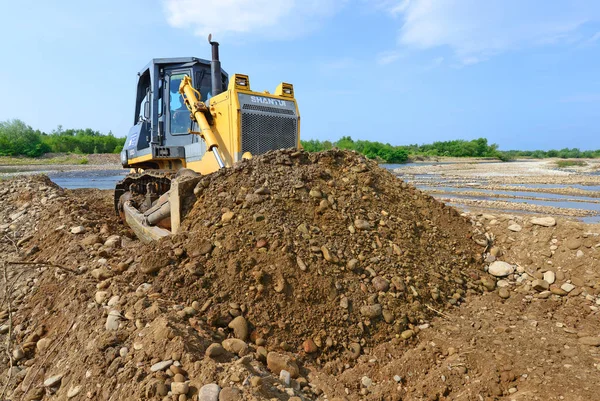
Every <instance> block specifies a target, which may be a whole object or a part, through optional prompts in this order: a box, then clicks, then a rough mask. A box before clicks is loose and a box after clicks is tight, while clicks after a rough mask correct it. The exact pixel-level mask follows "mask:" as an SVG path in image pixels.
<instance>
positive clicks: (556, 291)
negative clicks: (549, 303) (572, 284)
mask: <svg viewBox="0 0 600 401" xmlns="http://www.w3.org/2000/svg"><path fill="white" fill-rule="evenodd" d="M550 292H551V293H553V294H554V295H560V296H561V297H562V296H565V295H567V294H568V293H567V292H566V291H565V290H563V289H562V288H560V287H557V286H556V285H553V286H550Z"/></svg>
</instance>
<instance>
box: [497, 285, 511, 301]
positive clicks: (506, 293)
mask: <svg viewBox="0 0 600 401" xmlns="http://www.w3.org/2000/svg"><path fill="white" fill-rule="evenodd" d="M498 295H499V296H500V298H502V299H507V298H510V291H508V289H507V288H500V289H499V290H498Z"/></svg>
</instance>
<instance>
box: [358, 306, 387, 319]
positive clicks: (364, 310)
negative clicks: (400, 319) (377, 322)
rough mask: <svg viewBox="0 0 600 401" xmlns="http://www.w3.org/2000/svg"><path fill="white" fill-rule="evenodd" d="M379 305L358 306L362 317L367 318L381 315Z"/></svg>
mask: <svg viewBox="0 0 600 401" xmlns="http://www.w3.org/2000/svg"><path fill="white" fill-rule="evenodd" d="M381 312H382V309H381V305H380V304H375V305H364V306H361V307H360V314H361V315H363V316H364V317H368V318H369V319H376V318H378V317H379V316H381Z"/></svg>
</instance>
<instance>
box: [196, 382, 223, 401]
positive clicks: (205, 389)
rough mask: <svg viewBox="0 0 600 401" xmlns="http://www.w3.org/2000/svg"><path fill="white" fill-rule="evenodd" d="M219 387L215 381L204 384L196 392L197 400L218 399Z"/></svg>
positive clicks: (217, 400)
mask: <svg viewBox="0 0 600 401" xmlns="http://www.w3.org/2000/svg"><path fill="white" fill-rule="evenodd" d="M220 392H221V387H219V385H218V384H216V383H210V384H205V385H204V386H202V387H201V388H200V391H199V392H198V401H219V393H220Z"/></svg>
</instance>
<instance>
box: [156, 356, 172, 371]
mask: <svg viewBox="0 0 600 401" xmlns="http://www.w3.org/2000/svg"><path fill="white" fill-rule="evenodd" d="M172 364H173V360H172V359H169V360H166V361H161V362H157V363H155V364H154V365H152V366H150V371H151V372H160V371H161V370H165V369H167V368H168V367H169V366H171V365H172Z"/></svg>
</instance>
